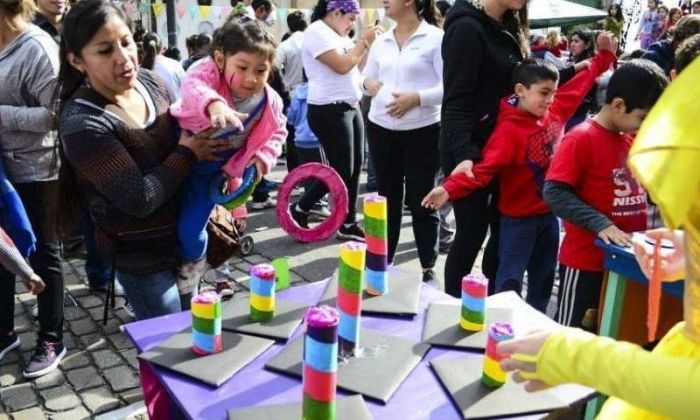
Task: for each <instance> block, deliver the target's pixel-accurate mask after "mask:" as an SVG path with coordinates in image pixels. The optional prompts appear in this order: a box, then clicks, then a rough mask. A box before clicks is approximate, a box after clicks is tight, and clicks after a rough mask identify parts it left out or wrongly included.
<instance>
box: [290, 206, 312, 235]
mask: <svg viewBox="0 0 700 420" xmlns="http://www.w3.org/2000/svg"><path fill="white" fill-rule="evenodd" d="M289 214H290V215H291V216H292V220H294V221H295V222H296V223H297V225H299V227H301V228H304V229H308V228H309V213H304V212H303V211H302V210H301V209H300V208H299V206H298V205H297V204H295V203H292V204H290V205H289Z"/></svg>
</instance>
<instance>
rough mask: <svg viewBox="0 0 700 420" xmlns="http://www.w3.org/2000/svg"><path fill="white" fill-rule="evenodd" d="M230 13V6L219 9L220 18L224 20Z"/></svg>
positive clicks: (231, 9) (231, 8)
mask: <svg viewBox="0 0 700 420" xmlns="http://www.w3.org/2000/svg"><path fill="white" fill-rule="evenodd" d="M232 11H233V7H231V6H224V7H222V8H221V17H223V18H224V19H226V18H227V17H228V15H230V14H231V12H232Z"/></svg>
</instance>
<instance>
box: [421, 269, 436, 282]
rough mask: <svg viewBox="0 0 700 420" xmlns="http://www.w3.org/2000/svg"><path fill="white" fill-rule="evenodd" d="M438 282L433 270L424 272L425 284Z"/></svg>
mask: <svg viewBox="0 0 700 420" xmlns="http://www.w3.org/2000/svg"><path fill="white" fill-rule="evenodd" d="M436 280H437V277H435V270H433V269H432V268H426V269H425V270H423V283H433V282H434V281H436Z"/></svg>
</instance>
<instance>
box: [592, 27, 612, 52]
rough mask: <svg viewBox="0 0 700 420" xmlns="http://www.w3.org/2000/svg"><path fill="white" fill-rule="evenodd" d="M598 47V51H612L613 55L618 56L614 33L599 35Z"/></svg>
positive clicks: (604, 32)
mask: <svg viewBox="0 0 700 420" xmlns="http://www.w3.org/2000/svg"><path fill="white" fill-rule="evenodd" d="M596 46H597V48H598V51H610V52H611V53H613V54H617V38H615V36H614V35H613V34H612V32H607V31H602V32H601V33H600V34H598V39H597V40H596Z"/></svg>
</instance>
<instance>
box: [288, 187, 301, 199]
mask: <svg viewBox="0 0 700 420" xmlns="http://www.w3.org/2000/svg"><path fill="white" fill-rule="evenodd" d="M302 194H304V187H294V189H293V190H292V192H291V193H289V196H290V197H298V196H300V195H302Z"/></svg>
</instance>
